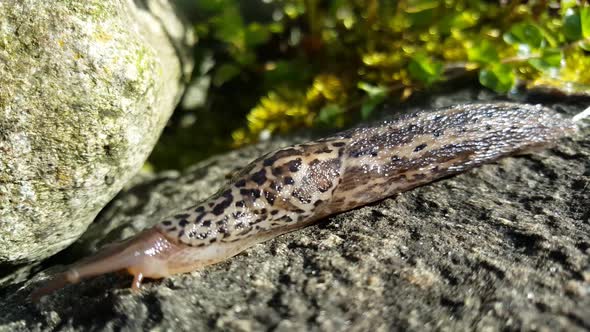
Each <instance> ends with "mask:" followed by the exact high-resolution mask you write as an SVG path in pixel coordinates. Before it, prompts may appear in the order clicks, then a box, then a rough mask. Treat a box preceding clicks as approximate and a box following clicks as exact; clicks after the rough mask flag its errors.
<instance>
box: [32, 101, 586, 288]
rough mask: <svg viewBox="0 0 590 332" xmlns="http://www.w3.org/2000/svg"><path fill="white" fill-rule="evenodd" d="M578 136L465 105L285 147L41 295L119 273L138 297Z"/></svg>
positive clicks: (542, 117)
mask: <svg viewBox="0 0 590 332" xmlns="http://www.w3.org/2000/svg"><path fill="white" fill-rule="evenodd" d="M584 115H587V114H582V115H580V116H579V118H582V117H583V116H584ZM575 128H576V126H575V125H574V123H573V122H572V121H571V120H567V119H562V118H561V117H559V116H557V115H556V114H555V113H553V112H552V111H550V110H547V109H546V108H543V107H541V106H529V105H520V104H509V103H504V104H493V105H489V104H476V105H459V106H453V107H449V108H445V109H442V110H439V111H436V112H430V113H420V114H415V115H414V116H409V117H406V118H404V119H401V120H399V121H395V122H391V121H387V122H382V123H380V124H377V125H374V126H371V127H365V128H356V129H351V130H348V131H345V132H342V133H339V134H336V135H333V136H331V137H328V138H324V139H320V140H316V141H313V142H308V143H304V144H297V145H293V146H290V147H287V148H283V149H280V150H278V151H275V152H271V153H269V154H267V155H265V156H263V157H261V158H259V159H257V160H255V161H253V162H252V163H250V164H249V165H248V166H246V167H245V168H244V169H243V170H242V171H241V172H239V173H238V174H237V175H236V176H235V177H234V178H233V179H232V181H231V182H230V183H228V184H227V185H226V186H224V187H223V188H222V189H221V190H219V192H218V193H217V194H215V195H213V196H212V197H211V198H209V199H207V200H205V201H204V202H201V203H200V204H198V205H195V206H192V207H190V208H188V209H185V210H182V211H179V212H177V213H175V214H174V215H172V216H170V217H169V218H166V219H165V220H163V221H162V222H160V223H159V224H158V225H156V226H154V228H152V229H150V230H147V231H144V232H142V233H140V234H139V235H137V236H136V237H134V238H133V239H132V240H130V241H128V242H125V243H122V244H119V245H115V246H113V247H110V248H108V249H107V250H106V251H105V252H104V253H102V254H98V255H97V256H95V257H94V258H91V259H90V260H88V261H86V262H82V263H81V264H78V265H76V266H75V267H74V268H72V269H71V270H70V271H68V272H66V273H63V274H61V275H58V277H57V278H56V279H54V281H52V282H50V283H49V284H48V286H46V287H45V288H42V289H41V290H39V291H38V292H36V293H35V295H36V296H41V295H44V294H46V293H48V292H50V291H51V290H53V289H55V288H58V287H61V286H63V285H65V284H67V283H74V282H77V281H79V280H80V279H82V278H86V277H89V276H94V275H97V274H102V273H107V272H110V271H115V270H120V269H127V270H128V271H129V272H130V273H131V274H133V275H134V276H135V278H134V281H133V288H135V289H137V288H139V287H140V284H141V281H142V279H143V278H144V277H147V278H160V277H164V276H167V275H170V274H174V273H181V272H188V271H193V270H195V269H198V268H201V267H203V266H206V265H210V264H213V263H216V262H219V261H222V260H224V259H226V258H228V257H231V256H234V255H236V254H238V253H239V252H241V251H243V250H244V249H246V248H248V247H250V246H252V245H254V244H256V243H259V242H262V241H265V240H267V239H270V238H272V237H274V236H277V235H279V234H283V233H286V232H289V231H293V230H295V229H298V228H301V227H305V226H307V225H309V224H311V223H313V222H315V221H317V220H318V219H320V218H323V217H326V216H328V215H331V214H334V213H338V212H342V211H346V210H350V209H353V208H355V207H358V206H361V205H365V204H368V203H371V202H374V201H377V200H381V199H383V198H386V197H389V196H392V195H394V194H396V193H399V192H403V191H406V190H409V189H412V188H415V187H417V186H419V185H423V184H426V183H429V182H432V181H434V180H437V179H440V178H443V177H447V176H450V175H453V174H458V173H461V172H464V171H467V170H469V169H472V168H474V167H477V166H479V165H481V164H483V163H486V162H491V161H494V160H497V159H499V158H501V157H504V156H508V155H512V154H516V153H520V152H523V151H529V150H531V149H536V148H539V147H543V146H547V145H548V144H551V143H553V142H555V141H556V140H557V139H559V138H560V137H563V136H565V135H568V134H571V133H573V132H574V131H575Z"/></svg>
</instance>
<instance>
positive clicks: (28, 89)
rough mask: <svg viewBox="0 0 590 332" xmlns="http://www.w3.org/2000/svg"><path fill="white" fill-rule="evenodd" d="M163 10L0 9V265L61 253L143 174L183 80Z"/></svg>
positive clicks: (89, 4)
mask: <svg viewBox="0 0 590 332" xmlns="http://www.w3.org/2000/svg"><path fill="white" fill-rule="evenodd" d="M191 35H192V34H191V33H190V28H189V27H187V26H185V25H183V23H182V22H181V20H180V19H179V18H178V16H177V15H176V14H175V12H174V10H173V8H172V7H171V6H170V4H169V3H168V2H167V1H162V0H138V1H131V0H124V1H121V0H106V1H105V0H91V1H88V0H74V1H72V0H67V1H66V0H59V1H42V0H2V1H0V266H1V265H2V264H8V263H11V264H16V263H23V262H30V261H35V260H39V259H42V258H45V257H48V256H50V255H53V254H55V253H56V252H57V251H59V250H61V249H63V248H65V247H66V246H68V245H69V244H71V243H72V242H73V241H75V240H76V239H77V238H78V237H79V236H80V234H82V233H83V232H84V231H85V230H86V228H87V226H88V225H89V224H90V222H91V221H92V220H93V219H94V218H95V216H96V214H97V213H98V212H99V211H100V209H101V208H102V207H104V205H105V204H106V203H107V202H109V201H110V200H111V199H112V198H113V196H114V195H115V194H116V193H117V192H118V191H119V190H120V189H121V187H122V186H123V184H125V182H127V181H128V180H129V178H130V177H132V176H133V175H134V174H135V173H136V172H137V170H138V169H139V168H140V167H141V165H142V164H143V162H144V161H145V159H146V158H147V156H148V154H149V152H150V151H151V149H152V148H153V145H154V144H155V142H156V140H157V138H158V136H159V134H160V132H161V130H162V128H163V127H164V125H165V124H166V121H167V119H168V117H169V116H170V114H171V112H172V111H173V109H174V106H175V105H176V103H177V101H178V99H179V97H180V94H181V93H182V90H183V88H184V81H185V79H184V77H186V74H187V73H190V71H191V63H190V61H189V59H190V58H189V57H187V56H186V55H185V54H183V52H185V50H187V49H188V48H187V46H188V45H190V44H191V43H192V40H191Z"/></svg>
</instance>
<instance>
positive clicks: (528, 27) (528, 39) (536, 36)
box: [504, 22, 544, 48]
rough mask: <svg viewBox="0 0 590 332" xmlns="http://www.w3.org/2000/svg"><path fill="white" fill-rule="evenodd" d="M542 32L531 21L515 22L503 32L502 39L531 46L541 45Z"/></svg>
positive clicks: (537, 46)
mask: <svg viewBox="0 0 590 332" xmlns="http://www.w3.org/2000/svg"><path fill="white" fill-rule="evenodd" d="M543 40H544V38H543V33H542V32H541V29H539V28H538V27H537V26H536V25H534V24H532V23H526V22H523V23H517V24H515V25H513V26H512V27H511V28H510V31H509V32H508V33H506V34H504V41H506V42H507V43H508V44H525V45H528V46H530V47H533V48H540V47H541V46H543Z"/></svg>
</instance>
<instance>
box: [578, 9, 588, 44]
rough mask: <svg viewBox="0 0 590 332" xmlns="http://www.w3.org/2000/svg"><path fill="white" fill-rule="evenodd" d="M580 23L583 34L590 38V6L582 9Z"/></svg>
mask: <svg viewBox="0 0 590 332" xmlns="http://www.w3.org/2000/svg"><path fill="white" fill-rule="evenodd" d="M580 24H581V25H582V36H583V37H584V38H585V39H589V38H590V7H583V8H581V9H580Z"/></svg>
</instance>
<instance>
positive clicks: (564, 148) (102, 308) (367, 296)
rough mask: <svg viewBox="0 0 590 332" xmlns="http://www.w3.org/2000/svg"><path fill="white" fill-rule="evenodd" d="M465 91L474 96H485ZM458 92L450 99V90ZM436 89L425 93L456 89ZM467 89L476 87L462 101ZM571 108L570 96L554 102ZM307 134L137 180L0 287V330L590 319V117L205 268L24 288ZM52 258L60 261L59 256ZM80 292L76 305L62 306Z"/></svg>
mask: <svg viewBox="0 0 590 332" xmlns="http://www.w3.org/2000/svg"><path fill="white" fill-rule="evenodd" d="M467 96H468V97H471V98H476V97H477V96H479V94H477V93H476V94H474V95H473V96H471V95H470V94H467ZM459 97H460V96H459ZM459 97H458V96H445V97H441V98H436V99H434V100H433V101H432V103H431V104H432V105H436V106H444V105H448V104H453V103H456V102H460V101H465V99H464V98H459ZM471 98H470V99H471ZM548 106H550V107H552V108H553V109H554V110H556V111H559V112H562V113H567V114H569V115H573V114H575V113H577V112H579V111H581V108H580V107H577V106H576V105H575V104H573V105H572V104H570V105H568V104H553V105H548ZM302 139H303V138H301V137H300V138H297V139H293V138H291V139H286V140H276V141H273V142H266V143H262V144H259V145H257V146H253V147H248V148H246V149H243V150H239V151H235V152H231V153H228V154H225V155H222V156H217V157H213V158H211V159H208V160H206V161H203V162H201V163H199V164H197V165H195V166H194V167H192V168H191V169H189V170H187V171H186V172H183V173H178V172H163V173H159V174H156V175H152V176H146V177H137V178H135V179H134V184H132V185H130V187H129V188H128V189H127V190H125V191H124V192H123V193H122V194H121V195H119V196H118V197H117V198H116V199H115V200H114V201H113V203H112V204H110V205H109V206H108V207H107V208H106V209H105V211H104V213H102V214H101V215H100V217H99V218H98V219H97V221H96V223H94V224H93V225H92V227H91V228H90V229H89V232H88V233H86V234H85V235H84V236H83V237H82V238H81V239H80V241H79V242H78V243H77V246H76V248H71V249H68V250H67V251H66V252H64V253H63V254H60V255H59V257H55V258H52V263H53V264H50V265H52V267H51V268H50V269H49V270H47V271H45V272H43V273H40V274H38V275H37V276H35V277H33V278H30V279H29V280H28V281H25V282H21V283H16V284H14V285H12V286H10V287H7V288H4V289H3V290H1V289H0V312H2V313H3V315H0V331H29V330H44V331H45V330H46V331H51V330H55V329H59V330H62V331H86V330H104V331H118V330H132V331H134V330H162V331H164V330H169V331H193V330H194V331H201V330H219V331H228V330H231V331H261V330H262V331H264V330H277V331H315V330H325V331H340V330H351V331H387V330H409V331H424V330H442V331H454V330H459V331H463V330H480V331H498V330H522V331H531V330H547V331H550V330H568V331H576V330H584V329H588V327H589V326H590V316H589V315H588V308H590V261H589V260H588V257H589V256H590V224H589V223H588V218H589V216H590V205H589V204H588V201H590V190H588V183H590V171H589V170H590V128H587V129H585V130H583V131H582V132H581V133H579V134H578V135H576V136H574V137H569V138H565V139H563V140H561V141H560V142H559V143H558V144H557V145H556V146H555V147H553V148H551V149H548V150H545V151H542V152H537V153H534V154H531V155H524V156H517V157H512V158H506V159H503V160H501V161H499V162H497V163H493V164H489V165H485V166H483V167H481V168H478V169H475V170H473V171H470V172H467V173H465V174H462V175H459V176H456V177H453V178H449V179H444V180H441V181H437V182H436V183H433V184H430V185H426V186H423V187H420V188H418V189H416V190H412V191H410V192H406V193H402V194H400V195H398V196H397V197H392V198H388V199H385V200H383V201H381V202H378V203H375V204H371V205H369V206H365V207H362V208H359V209H356V210H353V211H349V212H345V213H342V214H339V215H336V216H332V217H330V218H327V219H326V220H323V221H322V222H320V223H319V224H317V225H314V226H310V227H307V228H304V229H302V230H299V231H296V232H292V233H289V234H286V235H283V236H279V237H277V238H275V239H273V240H271V241H267V242H265V243H261V244H258V245H256V246H254V247H252V248H250V249H248V250H247V251H245V252H244V253H243V254H241V255H238V256H236V257H234V258H231V259H229V260H227V261H225V262H223V263H220V264H217V265H213V266H210V267H207V268H205V269H203V270H201V271H197V272H194V273H187V274H183V275H177V276H173V277H170V278H166V279H164V280H162V281H155V282H147V283H145V284H144V289H143V290H142V291H141V292H140V293H134V292H132V291H131V290H130V289H129V288H128V287H129V286H130V283H131V279H132V278H131V277H130V276H124V275H116V274H109V275H107V276H101V277H97V278H94V279H91V280H88V281H84V282H82V283H80V284H77V285H72V286H68V287H66V288H65V289H61V290H59V291H58V292H56V293H54V294H52V295H50V296H48V297H46V298H44V299H42V301H41V302H40V303H37V304H35V303H31V302H29V301H28V300H26V297H27V296H28V294H30V291H31V290H32V289H33V288H35V287H37V286H39V284H40V281H41V280H45V279H46V278H47V275H48V274H49V273H51V272H57V271H61V270H63V265H62V266H59V265H60V264H67V263H71V262H72V261H73V260H75V259H76V258H78V257H75V256H80V255H84V254H83V253H81V252H82V251H84V250H80V249H83V248H88V249H90V251H92V250H94V248H96V247H97V246H100V245H102V244H105V243H108V242H111V241H113V240H116V239H122V238H126V237H128V236H131V235H132V234H134V233H137V232H138V231H139V230H140V229H142V228H145V227H149V226H151V225H153V224H154V223H156V222H158V221H159V220H160V219H161V218H162V217H164V216H167V215H169V214H170V213H172V212H173V211H174V210H176V209H179V208H183V207H187V206H190V205H193V204H194V203H195V202H197V201H199V200H201V199H203V198H205V197H207V196H208V195H210V194H212V193H213V192H215V191H216V190H217V188H219V187H220V186H221V185H222V184H223V183H224V182H225V181H227V179H228V177H229V175H230V174H232V173H233V172H234V171H235V170H236V167H239V166H245V165H246V164H247V163H248V162H249V161H250V160H252V159H254V158H256V157H258V156H260V155H261V154H262V153H264V152H266V151H269V150H271V149H274V148H277V147H278V146H283V145H286V144H292V143H294V142H298V141H301V140H302ZM55 264H57V265H58V266H55ZM74 303H75V304H76V305H72V304H74Z"/></svg>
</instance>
